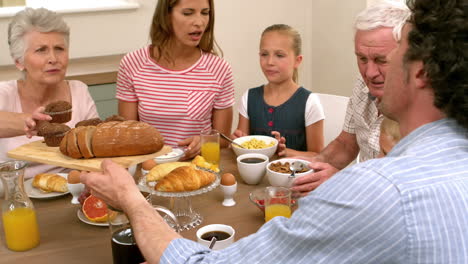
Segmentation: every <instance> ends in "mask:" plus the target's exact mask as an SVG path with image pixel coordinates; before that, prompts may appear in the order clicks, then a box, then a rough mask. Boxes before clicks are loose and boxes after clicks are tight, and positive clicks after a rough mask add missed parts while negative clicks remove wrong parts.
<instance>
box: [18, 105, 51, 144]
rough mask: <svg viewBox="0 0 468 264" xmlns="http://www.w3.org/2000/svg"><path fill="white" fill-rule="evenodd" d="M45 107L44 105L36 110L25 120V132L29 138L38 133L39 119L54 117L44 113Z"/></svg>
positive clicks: (47, 119)
mask: <svg viewBox="0 0 468 264" xmlns="http://www.w3.org/2000/svg"><path fill="white" fill-rule="evenodd" d="M44 110H45V108H44V107H43V106H41V107H39V108H37V109H36V110H34V112H33V113H32V115H31V116H30V117H27V118H26V119H25V120H24V133H25V134H26V136H27V137H28V138H31V137H32V136H35V135H37V124H38V121H39V120H45V121H49V120H52V117H51V116H49V115H46V114H44V113H43V112H44Z"/></svg>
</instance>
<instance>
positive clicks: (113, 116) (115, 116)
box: [104, 115, 126, 122]
mask: <svg viewBox="0 0 468 264" xmlns="http://www.w3.org/2000/svg"><path fill="white" fill-rule="evenodd" d="M125 120H126V119H125V118H124V117H122V116H119V115H111V116H109V117H108V118H106V120H104V122H109V121H125Z"/></svg>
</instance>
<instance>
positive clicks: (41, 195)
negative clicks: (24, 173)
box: [24, 173, 70, 199]
mask: <svg viewBox="0 0 468 264" xmlns="http://www.w3.org/2000/svg"><path fill="white" fill-rule="evenodd" d="M56 174H57V175H59V176H62V177H64V178H65V179H67V177H68V174H66V173H56ZM33 180H34V178H30V179H27V180H26V181H24V189H25V191H26V193H27V194H28V196H29V198H35V199H48V198H54V197H59V196H63V195H67V194H68V193H70V192H68V191H67V192H64V193H61V192H49V193H46V192H43V191H41V190H39V189H37V188H34V187H33V186H32V182H33Z"/></svg>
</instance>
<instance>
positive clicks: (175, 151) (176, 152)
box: [154, 148, 185, 164]
mask: <svg viewBox="0 0 468 264" xmlns="http://www.w3.org/2000/svg"><path fill="white" fill-rule="evenodd" d="M184 153H185V152H184V150H183V149H181V148H172V151H171V152H169V153H167V154H164V155H161V156H157V157H156V158H154V160H155V161H156V162H157V163H158V164H161V163H167V162H174V161H178V160H179V159H180V158H181V157H182V156H183V155H184Z"/></svg>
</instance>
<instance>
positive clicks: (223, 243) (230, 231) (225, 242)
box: [197, 224, 236, 250]
mask: <svg viewBox="0 0 468 264" xmlns="http://www.w3.org/2000/svg"><path fill="white" fill-rule="evenodd" d="M211 232H222V233H227V235H229V237H227V238H226V239H222V240H216V243H215V244H214V246H213V248H212V249H213V250H219V249H223V248H226V247H228V246H229V245H231V244H232V243H233V242H234V237H235V235H236V231H235V230H234V228H232V226H228V225H221V224H212V225H206V226H204V227H202V228H200V229H198V230H197V241H198V243H200V244H202V245H204V246H206V247H209V246H210V244H211V238H210V239H209V240H207V239H203V238H202V237H204V235H206V234H208V233H211Z"/></svg>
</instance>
